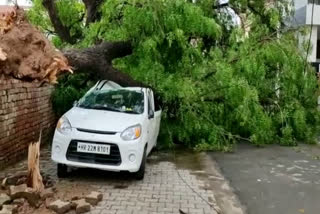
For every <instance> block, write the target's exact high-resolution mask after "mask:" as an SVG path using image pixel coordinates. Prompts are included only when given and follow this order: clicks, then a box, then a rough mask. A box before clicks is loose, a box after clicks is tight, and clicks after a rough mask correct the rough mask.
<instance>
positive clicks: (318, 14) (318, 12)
mask: <svg viewBox="0 0 320 214" xmlns="http://www.w3.org/2000/svg"><path fill="white" fill-rule="evenodd" d="M312 8H313V6H312V4H308V6H307V17H306V24H307V25H310V24H311V17H312ZM313 24H314V25H320V5H314V8H313Z"/></svg>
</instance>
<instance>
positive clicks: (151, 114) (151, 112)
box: [148, 110, 154, 119]
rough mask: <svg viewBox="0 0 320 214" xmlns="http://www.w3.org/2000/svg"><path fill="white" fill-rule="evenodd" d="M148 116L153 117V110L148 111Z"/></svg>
mask: <svg viewBox="0 0 320 214" xmlns="http://www.w3.org/2000/svg"><path fill="white" fill-rule="evenodd" d="M148 118H149V119H153V118H154V111H152V110H151V111H149V114H148Z"/></svg>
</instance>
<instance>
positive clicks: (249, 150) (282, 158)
mask: <svg viewBox="0 0 320 214" xmlns="http://www.w3.org/2000/svg"><path fill="white" fill-rule="evenodd" d="M209 156H210V157H211V158H212V159H214V160H215V161H216V162H217V163H218V166H219V167H220V170H221V171H222V174H223V175H224V176H225V178H226V179H227V180H229V182H230V185H231V187H232V188H233V189H234V192H235V193H236V194H237V195H238V198H239V200H240V202H241V204H242V205H243V206H244V207H245V208H246V212H247V213H248V214H301V213H305V214H320V160H319V157H320V145H318V146H299V147H295V148H292V147H291V148H290V147H280V146H267V147H266V148H257V147H253V146H251V145H248V144H241V145H239V146H238V148H237V149H236V151H235V152H234V153H230V154H223V153H209Z"/></svg>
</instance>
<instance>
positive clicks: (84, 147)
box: [77, 142, 110, 155]
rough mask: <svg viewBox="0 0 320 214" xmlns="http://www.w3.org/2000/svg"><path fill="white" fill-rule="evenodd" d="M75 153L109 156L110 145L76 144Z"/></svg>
mask: <svg viewBox="0 0 320 214" xmlns="http://www.w3.org/2000/svg"><path fill="white" fill-rule="evenodd" d="M77 152H85V153H94V154H104V155H110V145H101V144H93V143H80V142H78V145H77Z"/></svg>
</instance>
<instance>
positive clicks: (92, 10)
mask: <svg viewBox="0 0 320 214" xmlns="http://www.w3.org/2000/svg"><path fill="white" fill-rule="evenodd" d="M82 1H83V3H84V5H85V6H86V11H87V20H86V26H88V25H89V24H90V23H91V22H95V21H96V20H97V19H99V18H100V12H99V10H98V9H99V7H100V5H101V4H102V2H103V0H82Z"/></svg>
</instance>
